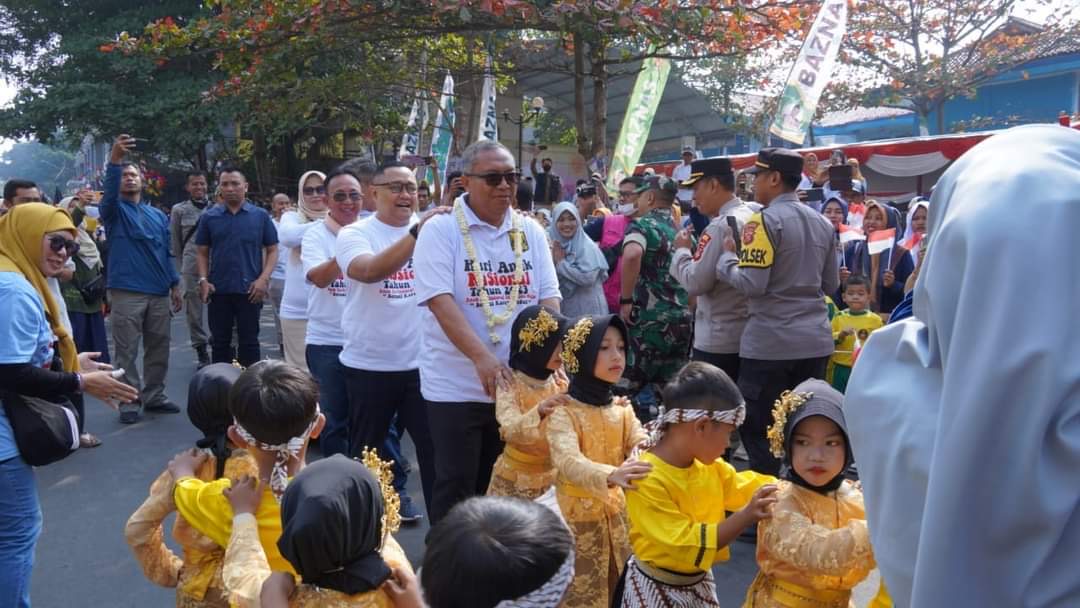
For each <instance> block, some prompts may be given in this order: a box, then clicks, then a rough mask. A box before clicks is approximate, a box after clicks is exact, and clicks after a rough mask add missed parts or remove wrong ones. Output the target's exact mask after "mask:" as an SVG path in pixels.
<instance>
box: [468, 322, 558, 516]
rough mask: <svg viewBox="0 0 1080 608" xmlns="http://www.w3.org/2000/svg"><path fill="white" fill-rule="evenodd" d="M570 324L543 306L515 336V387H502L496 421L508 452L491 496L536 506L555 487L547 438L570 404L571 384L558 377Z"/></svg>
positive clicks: (515, 328) (498, 462) (497, 398)
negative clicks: (556, 416)
mask: <svg viewBox="0 0 1080 608" xmlns="http://www.w3.org/2000/svg"><path fill="white" fill-rule="evenodd" d="M566 329H567V321H566V319H565V318H564V317H562V316H561V315H559V314H558V313H556V312H552V311H550V310H548V309H546V308H544V307H543V306H529V307H528V308H525V309H524V310H522V311H521V313H520V314H518V316H517V318H516V319H514V325H513V327H512V328H511V330H510V368H511V369H512V370H514V384H513V385H512V386H499V387H498V389H497V390H496V393H495V395H496V396H495V417H496V418H497V419H498V421H499V434H500V435H501V436H502V439H503V441H505V442H506V446H505V447H504V448H503V453H502V454H501V455H499V459H498V460H496V461H495V468H494V469H493V470H492V472H491V484H490V485H489V486H488V491H487V494H488V496H514V497H517V498H525V499H528V500H535V499H537V498H539V497H540V496H541V495H542V494H544V492H546V491H547V490H548V489H549V488H551V485H552V484H553V483H554V482H555V469H553V468H551V451H550V449H549V448H548V442H547V437H546V432H547V419H548V417H549V416H550V415H551V412H553V411H554V410H555V408H556V407H558V406H559V405H564V404H565V403H567V402H568V401H569V397H567V396H566V395H565V393H566V380H565V378H563V377H562V376H561V375H560V374H555V373H554V372H556V371H557V370H559V369H561V368H562V360H561V359H560V358H559V354H560V351H561V350H562V338H563V334H565V333H566Z"/></svg>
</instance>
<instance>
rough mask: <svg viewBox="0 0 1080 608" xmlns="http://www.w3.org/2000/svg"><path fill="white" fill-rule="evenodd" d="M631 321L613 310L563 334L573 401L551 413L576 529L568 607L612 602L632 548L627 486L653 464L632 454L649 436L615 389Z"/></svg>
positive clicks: (556, 456)
mask: <svg viewBox="0 0 1080 608" xmlns="http://www.w3.org/2000/svg"><path fill="white" fill-rule="evenodd" d="M626 344H627V335H626V326H625V325H624V324H623V322H622V320H621V319H619V318H618V317H616V316H614V315H604V316H587V317H582V318H581V319H580V320H578V321H577V323H575V324H574V326H573V327H572V328H571V329H570V330H569V331H567V333H566V338H565V339H564V340H563V354H562V359H563V365H564V366H565V367H566V370H567V371H568V372H570V374H571V377H570V388H569V391H568V394H569V395H570V402H569V403H567V404H566V405H564V406H562V407H559V408H557V409H556V410H555V412H554V413H552V414H551V417H550V419H549V420H548V429H547V434H548V443H549V444H550V445H551V461H552V463H553V464H554V465H555V469H556V471H558V477H557V480H556V482H555V493H556V498H557V499H558V502H559V509H560V510H561V511H562V514H563V516H564V517H565V518H566V521H567V524H568V525H569V526H570V530H571V531H572V532H573V533H574V539H575V543H576V547H575V551H576V553H575V558H574V559H575V565H574V573H575V575H574V582H573V584H571V586H570V590H569V592H568V593H567V595H566V599H565V600H564V601H563V604H562V605H563V606H564V608H608V606H610V605H611V596H612V592H613V591H614V587H615V584H616V583H617V582H618V580H619V575H620V573H621V571H622V568H623V566H624V565H625V564H626V559H627V558H628V557H629V556H630V539H629V537H628V535H627V520H626V500H625V497H624V496H623V489H624V488H627V489H632V488H633V485H632V482H633V480H635V479H641V478H642V477H644V476H645V475H647V474H648V472H649V470H650V469H651V468H652V466H651V465H649V464H648V463H644V462H639V461H637V460H635V459H633V458H630V455H631V453H632V452H633V451H634V448H635V447H636V446H637V445H638V444H639V443H641V442H642V441H644V440H645V439H646V435H645V430H644V429H643V428H642V427H641V423H640V422H638V420H637V417H635V416H634V410H633V408H631V407H630V405H629V401H628V400H626V399H616V397H615V396H614V395H613V394H612V392H611V389H612V387H614V385H615V383H616V382H618V381H619V378H621V377H622V373H623V370H624V369H625V368H626Z"/></svg>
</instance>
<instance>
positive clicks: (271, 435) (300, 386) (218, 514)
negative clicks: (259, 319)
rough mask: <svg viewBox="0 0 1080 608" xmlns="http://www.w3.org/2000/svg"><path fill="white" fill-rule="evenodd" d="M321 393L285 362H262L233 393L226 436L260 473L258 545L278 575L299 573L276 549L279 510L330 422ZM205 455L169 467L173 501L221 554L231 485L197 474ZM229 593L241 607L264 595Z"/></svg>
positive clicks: (254, 591) (304, 374)
mask: <svg viewBox="0 0 1080 608" xmlns="http://www.w3.org/2000/svg"><path fill="white" fill-rule="evenodd" d="M318 395H319V388H318V385H317V384H315V380H314V379H312V377H311V375H310V374H308V373H307V372H305V371H304V370H302V369H300V368H298V367H295V366H293V365H289V364H287V363H284V362H282V361H261V362H259V363H256V364H255V365H252V366H251V367H249V368H248V369H247V370H245V371H244V373H242V374H241V375H240V377H239V378H238V379H237V381H236V384H235V385H233V388H232V391H230V393H229V413H230V414H232V417H233V424H232V426H230V427H229V431H228V436H229V439H231V440H232V442H233V443H234V444H236V445H238V446H243V447H245V448H247V450H248V452H249V453H250V454H251V455H252V456H253V457H254V459H255V462H256V464H257V466H258V474H259V480H260V481H261V482H262V484H261V487H262V493H261V501H260V503H259V508H258V510H257V511H256V512H255V519H256V521H257V523H258V531H259V539H260V541H261V542H262V546H263V549H264V550H265V551H266V556H267V559H268V561H269V562H270V566H271V568H272V569H273V570H276V571H285V572H293V568H292V565H291V564H289V562H288V561H286V560H285V559H284V558H283V557H282V556H281V552H280V551H279V550H278V546H277V541H278V537H280V536H281V508H280V505H279V504H278V503H279V501H280V500H281V496H282V494H284V493H285V487H286V485H287V484H288V480H289V478H291V477H292V476H293V475H295V474H296V473H298V472H299V471H300V469H302V468H303V466H304V459H305V457H306V454H307V446H308V441H309V439H310V438H312V437H318V436H319V432H320V431H322V427H323V424H324V423H325V419H324V418H323V415H322V414H321V413H319V406H318V403H317V401H318ZM205 459H206V456H205V455H204V454H198V455H195V454H191V453H183V454H180V455H178V456H176V457H175V458H173V460H172V462H170V463H169V472H170V473H172V476H173V479H174V480H176V488H175V489H174V490H173V500H174V501H175V502H176V510H177V512H178V513H179V514H180V516H181V517H183V518H184V519H185V520H187V522H188V523H189V524H191V527H193V528H195V529H196V530H198V531H199V532H201V533H203V534H204V535H206V536H208V537H209V538H210V539H211V540H213V541H214V542H215V543H217V544H218V545H219V546H221V547H222V548H224V547H227V546H228V544H229V536H230V535H231V534H232V522H233V511H232V507H231V506H230V505H229V501H228V499H227V498H226V496H225V490H227V489H228V488H229V487H231V485H232V481H231V480H229V479H218V480H216V481H209V482H208V481H203V480H202V479H199V478H197V477H196V476H195V471H197V470H198V468H199V467H200V466H202V463H203V461H204V460H205ZM227 591H228V593H229V594H230V596H231V597H232V600H233V601H234V602H236V603H239V602H241V601H253V600H257V599H258V596H259V589H258V588H250V589H234V588H232V587H229V588H228V589H227Z"/></svg>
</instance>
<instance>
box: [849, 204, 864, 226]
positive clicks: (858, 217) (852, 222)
mask: <svg viewBox="0 0 1080 608" xmlns="http://www.w3.org/2000/svg"><path fill="white" fill-rule="evenodd" d="M864 217H866V205H861V204H858V203H852V205H851V207H849V208H848V219H847V223H848V225H849V226H851V227H852V228H862V221H863V218H864Z"/></svg>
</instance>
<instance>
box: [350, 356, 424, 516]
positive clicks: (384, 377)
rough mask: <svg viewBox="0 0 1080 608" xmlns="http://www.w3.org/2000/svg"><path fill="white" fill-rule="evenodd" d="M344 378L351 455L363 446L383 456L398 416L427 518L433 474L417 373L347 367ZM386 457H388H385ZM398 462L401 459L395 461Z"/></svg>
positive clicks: (402, 486)
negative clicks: (412, 455)
mask: <svg viewBox="0 0 1080 608" xmlns="http://www.w3.org/2000/svg"><path fill="white" fill-rule="evenodd" d="M345 376H346V378H348V383H349V406H350V407H349V429H350V430H349V433H350V434H349V437H350V440H349V444H350V445H351V446H352V452H353V453H352V455H353V456H359V455H360V454H361V452H362V450H363V449H364V446H379V449H380V451H381V452H386V451H387V450H386V448H387V447H388V446H387V445H386V444H388V443H390V441H388V440H389V438H390V435H389V433H390V427H391V426H393V424H394V417H395V416H397V418H398V421H399V422H400V423H401V426H403V427H404V428H405V430H406V431H408V433H409V436H410V437H412V440H413V444H414V445H415V446H416V459H417V461H418V464H419V465H420V485H421V487H422V488H423V491H424V505H425V506H426V507H427V510H428V515H429V516H430V514H431V508H432V505H433V501H432V498H433V494H432V489H433V487H434V484H435V477H436V473H435V461H434V447H433V446H432V441H431V429H430V426H429V424H428V412H427V408H426V406H425V403H424V398H423V397H422V396H421V395H420V372H419V371H418V370H415V369H414V370H408V371H401V372H373V371H366V370H361V369H353V368H350V367H346V368H345ZM386 456H391V455H390V454H384V457H386ZM391 457H392V456H391ZM398 459H400V455H399V456H397V457H396V458H395V461H397V460H398ZM396 477H397V472H395V484H394V487H395V489H397V490H398V493H399V494H400V493H402V491H403V490H404V481H405V478H404V476H402V478H401V485H400V487H399V484H398V483H397V482H396Z"/></svg>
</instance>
